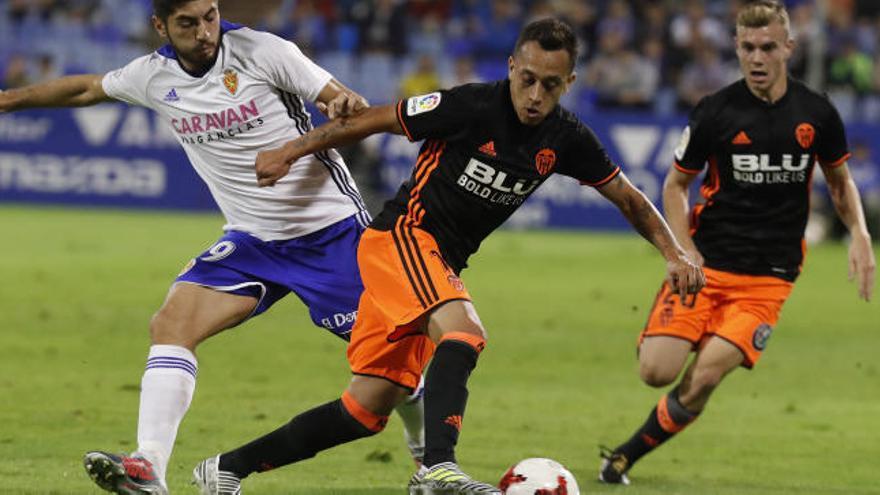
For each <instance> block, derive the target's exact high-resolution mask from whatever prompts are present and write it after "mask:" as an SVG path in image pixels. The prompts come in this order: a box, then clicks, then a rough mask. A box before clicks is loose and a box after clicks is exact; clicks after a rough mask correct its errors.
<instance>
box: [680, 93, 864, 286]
mask: <svg viewBox="0 0 880 495" xmlns="http://www.w3.org/2000/svg"><path fill="white" fill-rule="evenodd" d="M848 157H849V153H848V152H847V144H846V135H845V132H844V128H843V123H842V122H841V120H840V115H839V114H838V113H837V110H836V109H835V108H834V106H833V105H832V104H831V102H830V101H829V100H828V98H827V97H825V96H823V95H820V94H818V93H816V92H814V91H812V90H810V89H809V88H807V87H806V86H805V85H804V84H803V83H801V82H799V81H796V80H792V79H789V80H788V90H787V91H786V93H785V95H784V96H783V97H782V98H781V99H779V100H778V101H777V102H775V103H773V104H769V103H767V102H764V101H762V100H761V99H759V98H757V97H756V96H755V95H753V94H752V93H751V91H749V89H748V87H747V86H746V83H745V81H744V80H740V81H738V82H736V83H734V84H731V85H730V86H728V87H726V88H724V89H722V90H721V91H719V92H717V93H715V94H713V95H710V96H707V97H706V98H703V100H702V101H700V103H699V104H698V105H697V106H696V108H694V110H693V112H692V113H691V116H690V121H689V123H688V127H687V128H686V129H685V131H684V134H683V135H682V141H681V143H680V144H679V147H678V148H677V149H676V151H675V158H676V162H675V166H676V167H677V168H678V169H679V170H681V171H682V172H685V173H698V172H699V171H700V170H702V169H703V167H704V166H705V164H706V163H708V164H709V170H708V171H707V173H706V176H705V178H704V180H703V184H702V187H701V188H700V191H701V193H702V196H703V200H702V202H701V203H700V204H698V205H696V206H695V207H694V209H693V212H692V213H693V214H692V217H691V234H692V236H693V239H694V242H695V244H696V246H697V248H698V249H699V250H700V253H701V254H702V255H703V257H704V258H705V260H706V263H705V264H706V266H708V267H710V268H716V269H719V270H725V271H731V272H737V273H745V274H753V275H772V276H776V277H779V278H782V279H784V280H789V281H794V280H795V278H797V276H798V274H799V273H800V267H801V264H802V262H803V256H804V243H803V235H804V229H805V228H806V225H807V216H808V213H809V208H810V202H809V193H810V183H811V180H812V175H813V169H814V165H815V162H816V160H818V161H819V162H820V163H822V165H824V166H827V167H834V166H838V165H841V164H843V163H845V162H846V159H847V158H848Z"/></svg>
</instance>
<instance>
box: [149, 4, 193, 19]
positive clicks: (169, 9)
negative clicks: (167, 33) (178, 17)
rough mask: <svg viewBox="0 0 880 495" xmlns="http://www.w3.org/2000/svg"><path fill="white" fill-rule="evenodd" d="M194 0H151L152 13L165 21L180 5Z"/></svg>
mask: <svg viewBox="0 0 880 495" xmlns="http://www.w3.org/2000/svg"><path fill="white" fill-rule="evenodd" d="M194 1H195V0H153V15H154V16H156V17H158V18H159V19H162V21H163V22H164V21H167V20H168V17H169V16H170V15H171V14H173V13H174V12H175V11H176V10H177V9H179V8H180V6H181V5H184V4H187V3H190V2H194Z"/></svg>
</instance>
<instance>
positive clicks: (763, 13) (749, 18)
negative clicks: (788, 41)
mask: <svg viewBox="0 0 880 495" xmlns="http://www.w3.org/2000/svg"><path fill="white" fill-rule="evenodd" d="M774 22H778V23H779V24H782V27H783V28H785V32H786V33H791V22H790V21H789V18H788V11H787V10H785V6H784V5H782V4H781V3H780V2H778V1H777V0H756V1H754V2H749V3H748V4H747V5H746V6H745V7H743V8H742V9H740V11H739V13H738V14H737V15H736V25H737V26H742V27H747V28H760V27H765V26H769V25H770V24H771V23H774Z"/></svg>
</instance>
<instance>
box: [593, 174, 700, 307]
mask: <svg viewBox="0 0 880 495" xmlns="http://www.w3.org/2000/svg"><path fill="white" fill-rule="evenodd" d="M598 189H599V192H600V193H602V195H603V196H605V197H606V198H608V199H609V200H610V201H611V202H612V203H614V204H615V205H616V206H617V207H618V208H619V209H620V211H621V213H623V216H624V217H626V219H627V220H628V221H629V223H630V224H632V226H633V227H634V228H635V229H636V230H637V231H638V232H639V234H641V235H642V237H644V238H645V239H647V240H648V241H650V242H651V244H653V245H654V246H656V247H657V249H658V250H659V251H660V253H661V254H662V255H663V257H664V258H666V277H667V281H668V282H669V286H670V287H671V288H672V290H673V292H677V293H678V295H679V297H680V298H681V301H682V303H685V302H686V300H687V296H688V294H696V293H697V292H699V291H700V289H702V288H703V286H705V285H706V278H705V275H703V269H702V268H701V267H700V266H699V265H698V264H697V263H696V262H694V261H693V260H692V259H691V257H690V256H688V254H687V253H686V252H685V250H684V249H683V248H682V247H681V245H680V244H679V243H678V242H677V241H676V240H675V236H674V235H673V234H672V231H671V230H670V229H669V225H667V224H666V221H665V220H663V217H662V216H661V215H660V212H658V211H657V208H654V205H653V204H651V201H649V200H648V198H647V197H646V196H645V195H644V194H643V193H642V192H641V191H639V190H638V189H636V188H635V187H634V186H633V185H632V183H630V181H629V179H627V178H626V176H625V175H624V174H623V173H620V174H618V176H617V177H615V178H614V179H612V180H611V181H609V182H608V183H607V184H604V185H602V186H600V187H599V188H598Z"/></svg>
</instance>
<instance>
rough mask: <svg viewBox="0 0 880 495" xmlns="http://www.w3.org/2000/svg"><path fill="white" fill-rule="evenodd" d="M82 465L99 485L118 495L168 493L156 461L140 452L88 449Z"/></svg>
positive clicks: (160, 494)
mask: <svg viewBox="0 0 880 495" xmlns="http://www.w3.org/2000/svg"><path fill="white" fill-rule="evenodd" d="M83 466H84V467H85V468H86V472H87V473H89V477H90V478H92V481H94V482H95V484H97V485H98V486H99V487H101V488H103V489H104V490H107V491H108V492H112V493H117V494H119V495H147V494H149V495H168V487H166V486H165V482H164V481H163V480H162V479H160V478H159V477H158V476H156V470H155V469H154V468H153V464H152V463H151V462H150V461H148V460H146V459H144V458H143V457H140V456H138V455H132V456H127V455H115V454H109V453H107V452H99V451H95V452H86V455H85V456H84V457H83Z"/></svg>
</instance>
